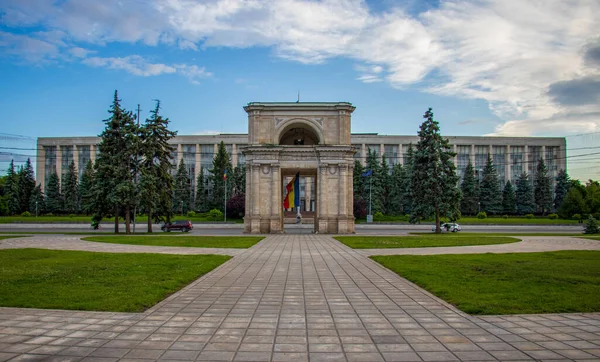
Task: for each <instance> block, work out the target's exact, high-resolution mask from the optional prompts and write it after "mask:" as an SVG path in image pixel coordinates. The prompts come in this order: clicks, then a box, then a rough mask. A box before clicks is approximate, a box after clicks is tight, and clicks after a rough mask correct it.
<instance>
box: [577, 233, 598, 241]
mask: <svg viewBox="0 0 600 362" xmlns="http://www.w3.org/2000/svg"><path fill="white" fill-rule="evenodd" d="M579 237H580V238H581V239H589V240H600V235H598V236H581V234H580V235H579Z"/></svg>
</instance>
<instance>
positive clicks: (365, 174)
mask: <svg viewBox="0 0 600 362" xmlns="http://www.w3.org/2000/svg"><path fill="white" fill-rule="evenodd" d="M369 176H373V170H367V171H365V172H364V173H363V174H362V177H369Z"/></svg>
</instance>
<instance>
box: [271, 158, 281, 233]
mask: <svg viewBox="0 0 600 362" xmlns="http://www.w3.org/2000/svg"><path fill="white" fill-rule="evenodd" d="M281 192H282V190H281V168H280V166H279V164H271V220H270V221H271V225H270V229H271V230H270V232H271V233H280V232H283V227H282V226H283V205H282V200H281Z"/></svg>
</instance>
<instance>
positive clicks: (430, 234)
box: [409, 230, 583, 237]
mask: <svg viewBox="0 0 600 362" xmlns="http://www.w3.org/2000/svg"><path fill="white" fill-rule="evenodd" d="M409 234H410V235H428V236H433V235H435V234H434V233H433V232H432V231H428V232H423V233H417V232H415V233H409ZM442 235H444V236H445V235H447V233H443V234H442ZM449 235H456V234H449ZM461 235H465V236H511V237H519V236H582V235H583V234H582V233H569V232H565V233H522V232H510V233H507V232H499V233H496V232H494V230H490V231H489V232H487V233H483V232H469V231H462V232H461Z"/></svg>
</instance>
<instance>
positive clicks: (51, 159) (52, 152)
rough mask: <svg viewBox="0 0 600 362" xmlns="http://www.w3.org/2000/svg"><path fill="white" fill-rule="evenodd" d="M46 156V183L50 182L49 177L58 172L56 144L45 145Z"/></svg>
mask: <svg viewBox="0 0 600 362" xmlns="http://www.w3.org/2000/svg"><path fill="white" fill-rule="evenodd" d="M43 147H44V154H45V156H46V158H45V159H46V164H45V166H44V178H45V179H44V185H46V184H47V183H48V178H49V177H50V175H51V174H53V173H55V172H56V146H43Z"/></svg>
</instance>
